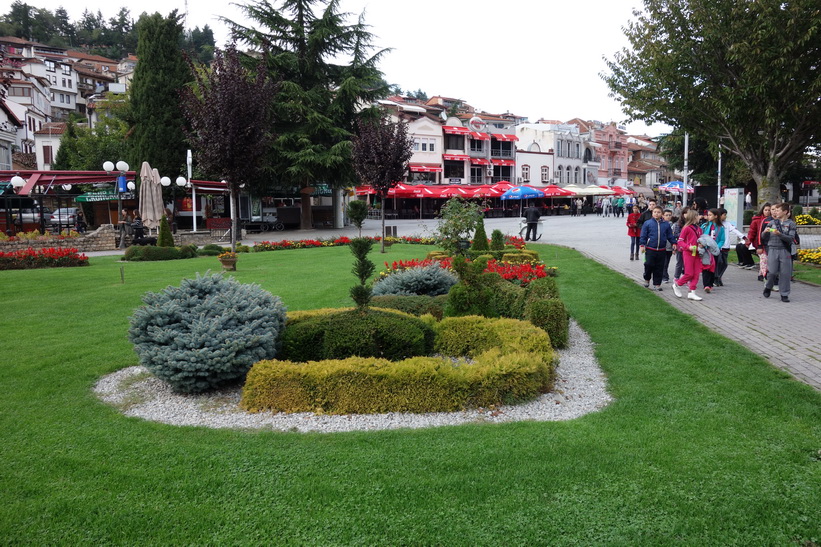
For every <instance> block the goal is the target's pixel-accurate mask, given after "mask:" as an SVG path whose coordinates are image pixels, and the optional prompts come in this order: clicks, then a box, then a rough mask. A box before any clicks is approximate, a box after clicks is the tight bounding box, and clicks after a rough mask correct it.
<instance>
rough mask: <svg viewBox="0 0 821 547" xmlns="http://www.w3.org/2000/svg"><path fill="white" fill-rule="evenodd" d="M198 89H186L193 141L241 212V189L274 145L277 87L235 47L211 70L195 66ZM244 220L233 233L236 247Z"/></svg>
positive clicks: (200, 159) (185, 102) (199, 158)
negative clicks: (272, 127)
mask: <svg viewBox="0 0 821 547" xmlns="http://www.w3.org/2000/svg"><path fill="white" fill-rule="evenodd" d="M191 69H192V70H193V71H194V73H195V82H194V85H193V86H191V87H189V88H186V89H184V90H183V91H182V99H183V111H184V113H185V117H186V119H187V120H188V124H189V128H188V129H187V131H186V132H187V134H188V140H189V142H190V143H191V145H192V148H193V153H194V156H195V157H196V159H197V162H198V163H199V165H200V167H201V168H202V169H203V170H205V171H206V172H208V173H211V174H214V175H216V176H218V177H220V178H221V179H224V180H226V181H227V182H228V187H229V189H230V190H231V200H232V202H233V203H234V207H235V209H234V210H236V211H238V210H239V208H238V207H237V197H238V195H239V189H240V186H241V185H243V184H246V183H250V182H251V181H252V180H253V179H254V178H255V177H256V176H257V174H258V172H259V170H260V167H261V166H262V161H263V159H264V158H265V154H266V152H267V151H268V150H269V146H270V140H271V139H270V137H271V135H270V133H269V131H268V128H269V127H270V125H271V121H272V120H271V117H270V112H271V108H270V106H271V103H270V98H271V97H272V96H273V95H274V94H275V93H276V86H275V84H274V83H272V81H271V80H270V79H269V78H268V72H267V70H266V68H265V64H264V61H261V62H260V64H259V66H257V67H256V70H255V71H251V70H248V69H246V68H244V67H243V66H242V63H241V61H240V55H239V52H238V51H237V50H236V47H235V46H234V45H231V46H229V47H228V48H227V49H226V50H225V51H219V50H218V51H217V54H216V58H215V60H214V64H213V66H212V67H210V68H204V67H199V68H196V67H194V65H193V64H191ZM238 231H239V219H238V218H235V219H234V229H233V230H231V249H232V250H235V249H236V234H237V233H238Z"/></svg>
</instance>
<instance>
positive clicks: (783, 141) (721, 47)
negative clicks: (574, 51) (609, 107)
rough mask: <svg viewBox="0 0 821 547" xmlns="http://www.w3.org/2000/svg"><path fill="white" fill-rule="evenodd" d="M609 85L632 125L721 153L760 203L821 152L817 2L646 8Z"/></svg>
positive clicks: (649, 3)
mask: <svg viewBox="0 0 821 547" xmlns="http://www.w3.org/2000/svg"><path fill="white" fill-rule="evenodd" d="M634 15H635V19H634V20H633V21H631V22H629V23H628V25H627V27H626V28H625V29H624V32H625V35H626V36H627V38H628V40H629V42H630V46H631V47H630V48H624V49H622V50H621V51H620V52H617V53H616V54H615V55H614V58H613V59H612V60H606V62H607V66H608V67H609V69H610V73H608V74H603V75H602V77H603V78H604V80H605V81H606V82H607V84H608V86H609V87H610V89H611V91H612V95H613V96H615V97H616V98H617V99H618V100H619V101H620V103H621V105H622V108H623V109H624V111H625V113H626V114H627V115H628V116H629V117H630V118H631V119H640V120H645V121H647V122H665V123H668V124H670V125H673V126H676V127H679V128H681V129H683V130H686V131H689V132H691V133H693V134H695V135H698V136H700V137H701V138H703V139H705V140H710V141H713V142H718V141H719V139H722V143H723V144H724V145H725V146H726V147H727V148H728V150H729V151H730V152H731V153H733V154H735V155H736V156H738V157H739V158H740V159H741V160H742V161H743V162H744V164H745V165H746V167H747V168H749V170H750V173H751V175H752V177H753V179H754V180H755V181H756V183H757V185H758V190H759V193H758V195H759V199H760V200H762V199H763V200H770V201H775V200H777V199H778V197H779V195H778V190H779V182H780V180H781V178H782V176H783V173H784V172H785V171H786V170H787V169H788V168H789V167H790V166H791V165H793V164H794V163H796V162H797V161H800V159H801V158H802V156H803V154H804V151H805V149H806V148H807V147H808V146H811V145H814V144H817V143H818V142H819V133H818V129H819V126H821V100H819V97H821V71H819V70H818V67H819V64H820V63H821V10H819V9H818V1H817V0H795V1H791V2H783V1H782V0H749V1H745V2H739V1H738V0H644V10H643V11H636V12H635V13H634Z"/></svg>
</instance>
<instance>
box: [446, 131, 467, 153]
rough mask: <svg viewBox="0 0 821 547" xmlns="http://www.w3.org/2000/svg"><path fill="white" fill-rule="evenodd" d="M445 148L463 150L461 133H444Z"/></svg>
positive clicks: (463, 138)
mask: <svg viewBox="0 0 821 547" xmlns="http://www.w3.org/2000/svg"><path fill="white" fill-rule="evenodd" d="M445 148H446V149H448V150H464V149H465V137H464V136H462V135H445Z"/></svg>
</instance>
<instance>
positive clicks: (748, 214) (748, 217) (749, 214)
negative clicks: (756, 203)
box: [739, 209, 757, 229]
mask: <svg viewBox="0 0 821 547" xmlns="http://www.w3.org/2000/svg"><path fill="white" fill-rule="evenodd" d="M756 212H757V211H755V210H754V209H747V210H746V211H744V224H745V225H746V226H749V225H750V223H751V222H752V221H753V215H755V214H756ZM739 229H740V228H739Z"/></svg>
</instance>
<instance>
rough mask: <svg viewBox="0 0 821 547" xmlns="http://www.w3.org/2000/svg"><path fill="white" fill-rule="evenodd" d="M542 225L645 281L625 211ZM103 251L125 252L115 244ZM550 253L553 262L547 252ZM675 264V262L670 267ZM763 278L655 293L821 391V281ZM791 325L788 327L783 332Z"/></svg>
mask: <svg viewBox="0 0 821 547" xmlns="http://www.w3.org/2000/svg"><path fill="white" fill-rule="evenodd" d="M387 224H389V225H393V226H396V227H397V233H398V235H400V236H411V235H416V236H425V235H431V234H432V233H433V230H434V229H435V228H436V220H398V221H389V222H387ZM485 228H486V230H487V233H488V234H490V233H491V232H492V231H493V230H494V229H499V230H502V232H503V233H506V234H518V233H519V219H518V218H498V219H486V220H485ZM544 231H545V233H544V236H543V237H542V238H541V240H540V241H539V242H540V243H555V244H558V245H564V246H566V247H571V248H574V249H576V250H578V251H580V252H582V253H583V254H585V255H586V256H588V257H590V258H592V259H593V260H596V261H597V262H600V263H601V264H604V265H605V266H607V267H609V268H611V269H613V270H614V271H617V272H619V273H622V274H624V275H625V276H627V277H628V278H630V279H634V280H636V282H642V281H643V280H642V274H643V272H644V270H643V265H642V262H641V261H631V260H630V259H629V249H630V241H629V239H628V237H627V227H626V226H625V218H624V217H621V218H615V217H597V216H595V215H588V216H586V217H569V216H558V217H545V218H544ZM379 233H380V224H379V221H376V220H368V221H366V222H365V228H364V229H363V230H362V235H368V236H375V235H378V234H379ZM341 235H346V236H349V237H355V236H356V235H358V231H357V230H356V228H353V227H346V228H342V229H330V228H329V229H317V230H308V231H304V232H302V231H293V230H291V231H284V232H268V233H264V234H250V235H249V236H248V237H247V238H246V239H245V241H244V243H247V244H253V243H254V242H257V241H279V240H282V239H312V238H320V237H321V238H330V237H337V236H341ZM805 246H807V245H805ZM89 254H97V253H89ZM99 254H103V253H99ZM105 254H119V253H118V252H115V251H112V252H108V253H105ZM545 258H547V262H548V263H549V257H545ZM672 271H673V265H671V267H670V273H671V274H672ZM757 277H758V270H757V269H756V270H742V269H740V268H737V267H735V266H734V265H732V264H731V265H730V266H728V267H727V272H726V273H725V274H724V284H725V286H724V287H720V288H718V289H716V290H715V291H714V292H713V293H712V294H709V295H708V294H705V293H704V291H703V290H702V289H701V284H700V283H699V289H698V292H699V294H700V295H701V296H702V297H703V298H704V300H703V301H701V302H692V301H689V300H687V299H686V298H682V299H679V298H676V297H675V295H674V294H673V291H672V289H671V288H670V285H668V284H665V285H664V290H663V291H662V292H656V293H654V294H655V295H657V296H658V297H659V298H663V299H665V300H667V301H668V302H669V303H670V304H672V305H673V306H675V307H676V308H678V309H680V310H681V311H683V312H685V313H689V314H691V315H692V316H693V317H694V318H696V319H697V320H698V321H700V322H701V323H703V324H704V325H706V326H707V327H709V328H711V329H712V330H714V331H715V332H718V333H720V334H722V335H724V336H726V337H728V338H730V339H733V340H736V341H737V342H740V343H741V344H743V345H745V346H747V347H748V348H750V349H751V350H753V351H754V352H756V353H757V354H759V355H761V356H763V357H765V358H766V359H768V360H769V361H770V362H771V363H772V364H774V365H775V366H777V367H779V368H781V369H784V370H786V371H788V372H790V373H791V374H792V375H793V376H795V377H796V378H798V379H799V380H801V381H803V382H806V383H807V384H809V385H811V386H813V387H815V388H816V389H818V390H821V287H816V286H811V285H806V284H803V283H794V284H793V287H792V294H791V295H790V300H792V301H791V302H790V303H782V302H781V299H780V298H779V295H778V293H773V295H772V297H771V298H769V299H765V298H764V296H763V295H762V291H763V288H764V284H763V283H761V282H759V281H758V280H757ZM785 332H786V333H789V334H788V335H787V336H784V335H783V333H785ZM719 358H720V359H732V358H733V356H732V355H722V356H719Z"/></svg>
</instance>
